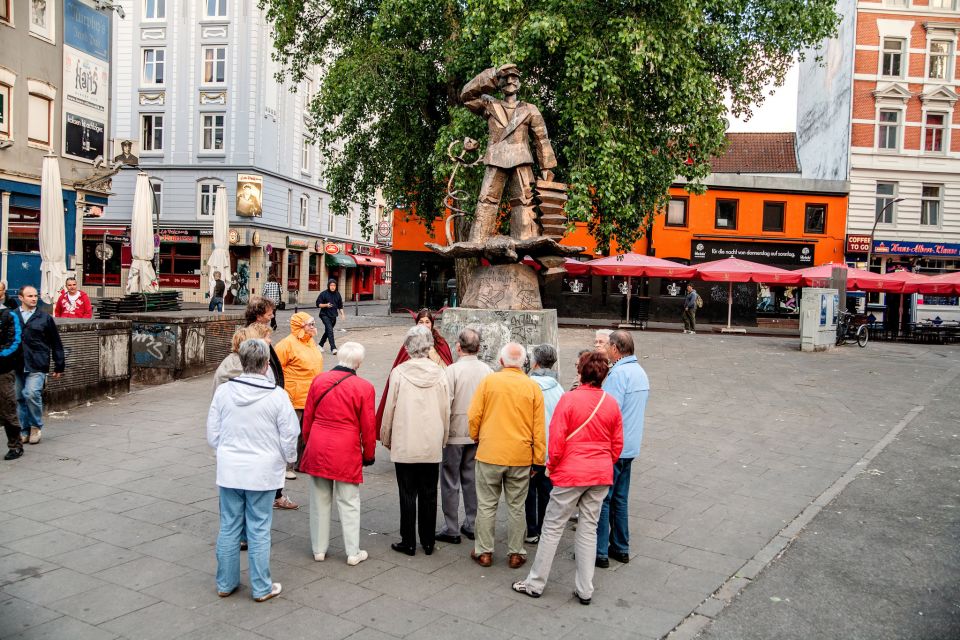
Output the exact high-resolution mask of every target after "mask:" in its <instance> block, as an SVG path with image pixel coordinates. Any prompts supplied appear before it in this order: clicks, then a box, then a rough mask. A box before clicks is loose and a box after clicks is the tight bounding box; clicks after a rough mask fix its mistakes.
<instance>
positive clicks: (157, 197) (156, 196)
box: [150, 180, 163, 218]
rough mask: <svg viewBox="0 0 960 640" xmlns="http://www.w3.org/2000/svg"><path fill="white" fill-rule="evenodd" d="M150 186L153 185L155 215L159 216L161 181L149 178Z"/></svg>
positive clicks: (161, 201)
mask: <svg viewBox="0 0 960 640" xmlns="http://www.w3.org/2000/svg"><path fill="white" fill-rule="evenodd" d="M150 186H151V187H153V197H154V200H155V202H156V204H157V211H156V215H157V217H158V218H159V217H160V216H161V215H162V214H163V183H162V182H160V181H159V180H151V181H150Z"/></svg>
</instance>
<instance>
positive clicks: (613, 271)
mask: <svg viewBox="0 0 960 640" xmlns="http://www.w3.org/2000/svg"><path fill="white" fill-rule="evenodd" d="M587 264H588V265H589V266H590V273H592V274H593V275H595V276H627V320H628V321H629V320H630V294H631V292H632V291H633V277H634V276H637V277H641V276H646V277H648V278H673V279H675V280H676V279H681V280H683V279H687V278H692V277H693V276H694V274H695V273H696V272H697V270H696V269H695V268H694V267H691V266H687V265H685V264H680V263H679V262H671V261H670V260H664V259H663V258H655V257H653V256H645V255H642V254H639V253H624V254H621V255H617V256H607V257H606V258H597V259H596V260H591V261H590V262H588V263H587Z"/></svg>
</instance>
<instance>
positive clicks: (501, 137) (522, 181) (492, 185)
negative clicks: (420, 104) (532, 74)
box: [460, 64, 557, 242]
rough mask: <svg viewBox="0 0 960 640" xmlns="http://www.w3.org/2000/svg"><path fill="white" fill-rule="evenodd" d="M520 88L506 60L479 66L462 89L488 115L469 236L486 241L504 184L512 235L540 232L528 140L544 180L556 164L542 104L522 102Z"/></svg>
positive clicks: (513, 68) (517, 74)
mask: <svg viewBox="0 0 960 640" xmlns="http://www.w3.org/2000/svg"><path fill="white" fill-rule="evenodd" d="M497 89H499V90H500V91H501V92H502V93H503V100H498V99H497V98H494V97H493V96H492V95H490V94H492V93H495V92H496V91H497ZM519 90H520V70H519V69H517V66H516V65H514V64H505V65H503V66H501V67H498V68H495V69H494V68H490V69H486V70H484V71H481V72H480V74H478V75H477V77H475V78H474V79H473V80H471V81H470V82H468V83H467V84H466V86H465V87H464V88H463V91H462V92H461V93H460V100H461V101H462V102H463V104H464V106H466V107H467V108H468V109H470V111H472V112H474V113H476V114H477V115H480V116H483V117H484V118H486V119H487V128H488V130H489V133H490V141H489V143H488V145H487V151H486V154H485V155H484V156H483V163H484V164H485V165H486V172H485V173H484V174H483V184H482V185H481V187H480V198H479V200H478V202H477V212H476V216H475V218H474V222H473V227H472V228H471V230H470V238H469V240H470V241H471V242H484V241H485V240H487V239H488V238H490V237H491V236H493V235H494V234H495V231H496V225H497V211H498V209H499V207H500V197H501V196H502V195H503V190H504V187H506V188H507V194H508V196H509V198H510V208H511V217H510V236H511V237H512V238H513V239H515V240H527V239H529V238H533V237H536V236H538V235H540V233H539V229H538V226H537V214H536V212H535V211H534V208H533V187H534V184H535V182H536V178H535V177H534V174H533V155H532V154H531V153H530V143H531V142H533V148H534V151H535V152H536V155H537V164H538V165H539V166H540V171H541V177H542V178H543V179H544V180H546V181H548V182H549V181H552V180H553V171H551V169H553V168H554V167H556V166H557V158H556V156H554V154H553V146H552V145H551V144H550V138H549V137H548V136H547V127H546V125H545V124H544V122H543V116H542V115H540V110H539V109H537V108H536V107H535V106H534V105H532V104H530V103H529V102H521V101H520V100H519V99H518V98H517V92H518V91H519Z"/></svg>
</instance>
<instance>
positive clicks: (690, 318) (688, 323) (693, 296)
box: [682, 282, 703, 333]
mask: <svg viewBox="0 0 960 640" xmlns="http://www.w3.org/2000/svg"><path fill="white" fill-rule="evenodd" d="M702 306H703V299H702V298H701V297H700V294H699V293H697V290H696V289H694V288H693V283H692V282H691V283H689V284H687V295H686V296H684V298H683V314H682V315H683V332H684V333H696V332H697V309H699V308H700V307H702Z"/></svg>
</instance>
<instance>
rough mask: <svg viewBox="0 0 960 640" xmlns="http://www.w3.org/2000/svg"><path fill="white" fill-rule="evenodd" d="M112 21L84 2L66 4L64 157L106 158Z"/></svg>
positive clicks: (64, 11) (64, 13)
mask: <svg viewBox="0 0 960 640" xmlns="http://www.w3.org/2000/svg"><path fill="white" fill-rule="evenodd" d="M109 94H110V17H109V15H107V14H103V13H100V12H99V11H97V10H96V9H94V8H93V6H92V5H90V4H87V3H86V2H84V1H83V0H64V3H63V118H62V120H63V155H64V156H65V157H68V158H73V159H74V160H80V161H82V162H90V163H92V162H93V161H94V159H95V158H96V157H97V156H103V157H106V155H107V151H106V140H107V122H108V117H109V113H108V105H109Z"/></svg>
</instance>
